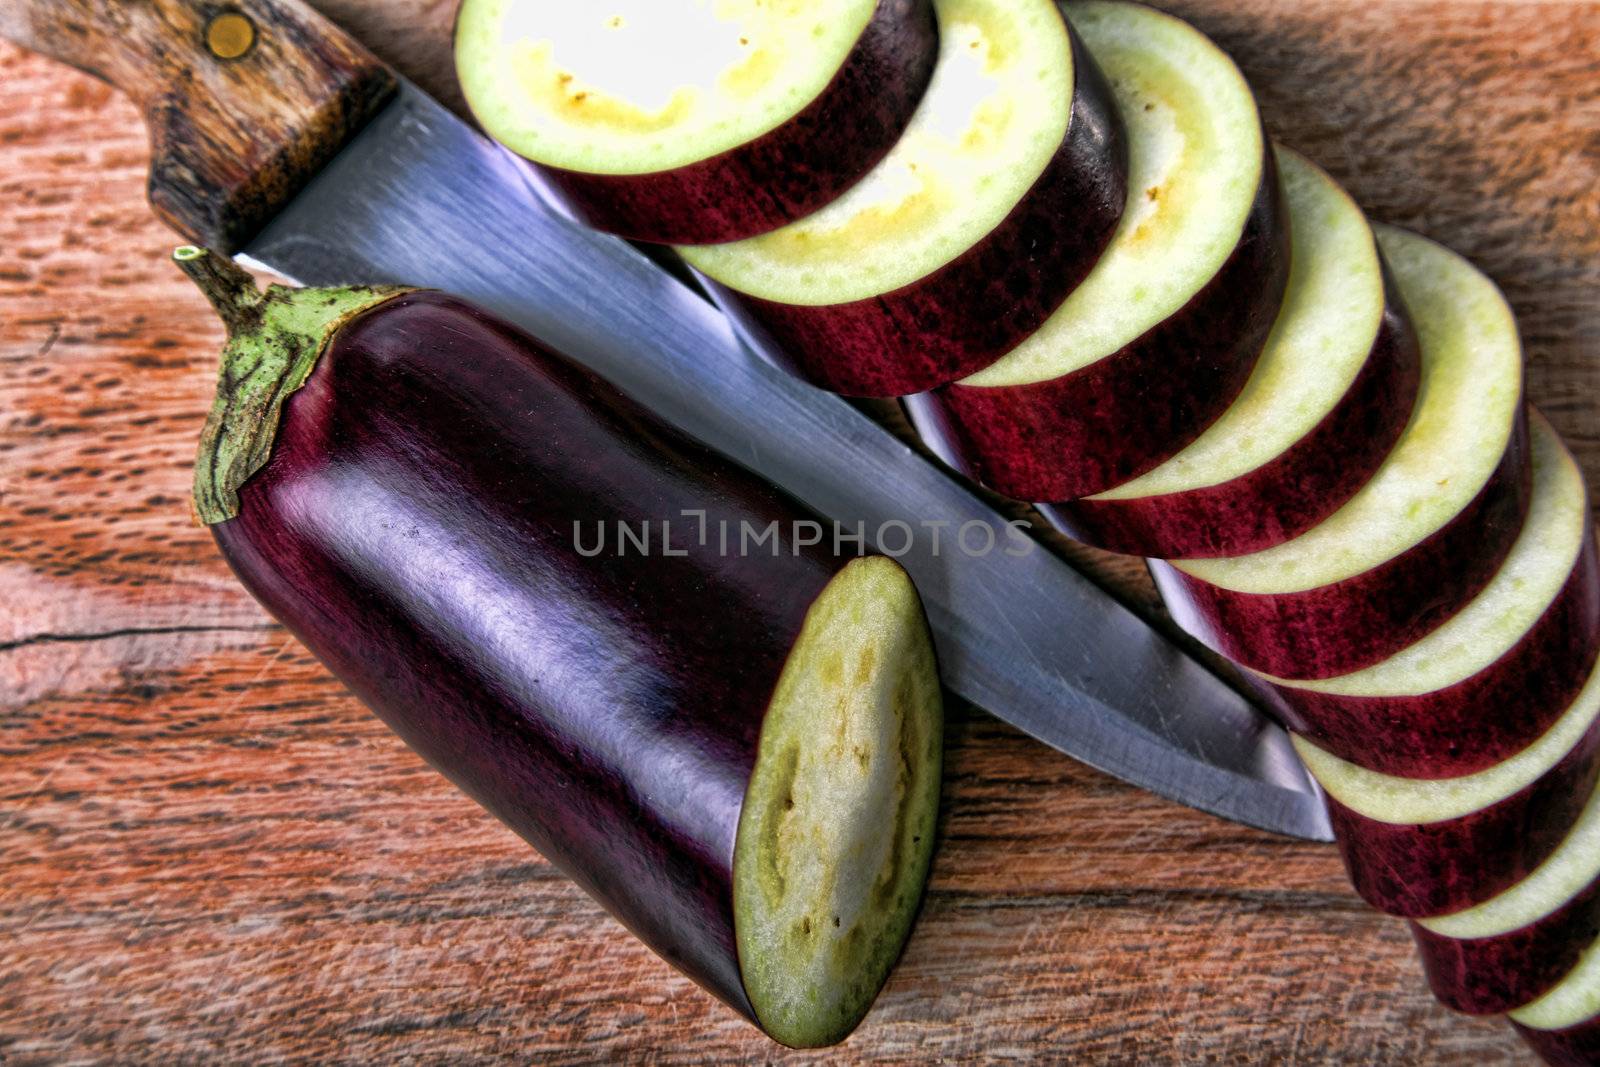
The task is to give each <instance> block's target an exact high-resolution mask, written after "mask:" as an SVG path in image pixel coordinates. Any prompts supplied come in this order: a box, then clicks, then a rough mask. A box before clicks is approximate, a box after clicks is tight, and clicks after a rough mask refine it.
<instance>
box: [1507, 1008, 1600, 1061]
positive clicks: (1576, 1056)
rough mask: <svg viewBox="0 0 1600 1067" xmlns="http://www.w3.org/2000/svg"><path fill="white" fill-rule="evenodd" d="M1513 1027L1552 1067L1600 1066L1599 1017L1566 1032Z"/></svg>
mask: <svg viewBox="0 0 1600 1067" xmlns="http://www.w3.org/2000/svg"><path fill="white" fill-rule="evenodd" d="M1511 1025H1512V1026H1513V1027H1515V1028H1516V1031H1517V1033H1518V1034H1520V1035H1522V1040H1524V1041H1526V1042H1527V1043H1528V1047H1529V1048H1531V1049H1533V1051H1534V1053H1535V1054H1536V1055H1537V1056H1538V1057H1539V1058H1540V1059H1541V1060H1543V1061H1544V1062H1545V1063H1547V1064H1549V1065H1550V1067H1594V1065H1595V1064H1597V1063H1600V1017H1597V1018H1594V1019H1590V1020H1588V1021H1587V1022H1582V1023H1579V1024H1578V1025H1577V1026H1569V1027H1567V1028H1566V1029H1565V1030H1535V1029H1534V1028H1533V1027H1531V1026H1523V1025H1522V1024H1521V1023H1517V1022H1513V1023H1512V1024H1511Z"/></svg>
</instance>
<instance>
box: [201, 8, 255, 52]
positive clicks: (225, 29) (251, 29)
mask: <svg viewBox="0 0 1600 1067" xmlns="http://www.w3.org/2000/svg"><path fill="white" fill-rule="evenodd" d="M255 43H256V28H255V25H254V24H253V23H252V22H251V21H250V20H249V19H247V18H245V17H244V16H243V15H241V14H239V13H238V12H236V11H227V12H224V13H222V14H220V15H217V16H216V17H214V18H213V19H212V20H211V21H210V22H208V23H206V47H207V48H209V49H211V54H212V55H214V56H216V57H217V58H218V59H238V58H239V57H240V56H242V55H244V54H245V53H246V52H248V51H250V46H251V45H253V44H255Z"/></svg>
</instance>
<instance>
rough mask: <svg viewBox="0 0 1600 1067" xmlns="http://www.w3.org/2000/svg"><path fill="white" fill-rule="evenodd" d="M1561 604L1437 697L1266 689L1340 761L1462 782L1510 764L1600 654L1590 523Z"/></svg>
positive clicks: (1277, 706) (1599, 597) (1295, 726)
mask: <svg viewBox="0 0 1600 1067" xmlns="http://www.w3.org/2000/svg"><path fill="white" fill-rule="evenodd" d="M1584 528H1585V531H1586V533H1585V535H1584V544H1583V547H1582V549H1581V550H1580V551H1579V554H1578V559H1577V561H1576V562H1575V563H1574V564H1573V567H1572V573H1571V574H1570V575H1568V577H1567V580H1566V583H1565V584H1564V585H1563V586H1562V587H1561V591H1560V592H1559V593H1558V594H1556V598H1555V600H1553V601H1552V602H1551V603H1550V606H1549V607H1548V608H1546V609H1545V612H1544V614H1543V615H1541V616H1540V617H1539V619H1538V621H1537V622H1535V623H1534V624H1533V626H1532V627H1531V628H1530V629H1529V630H1528V632H1527V633H1525V634H1523V635H1522V637H1521V638H1519V639H1518V641H1517V643H1516V644H1515V645H1514V646H1513V647H1512V648H1511V649H1509V650H1508V651H1507V652H1506V653H1505V654H1504V655H1502V656H1501V657H1500V658H1499V659H1497V660H1495V661H1494V662H1493V663H1491V664H1489V665H1488V666H1487V667H1485V668H1483V670H1481V671H1479V672H1478V673H1477V674H1474V675H1473V676H1472V677H1470V678H1466V679H1463V680H1462V681H1460V682H1457V683H1456V684H1455V685H1452V686H1449V687H1447V688H1444V689H1439V690H1435V691H1434V692H1431V693H1421V694H1415V695H1409V696H1371V697H1366V696H1344V695H1341V694H1338V693H1317V692H1312V691H1311V690H1307V689H1296V688H1294V687H1293V686H1287V685H1272V684H1270V683H1266V682H1261V683H1260V687H1261V688H1262V689H1265V690H1268V692H1267V693H1265V694H1264V696H1265V697H1266V699H1267V702H1268V703H1269V704H1270V706H1271V707H1272V710H1273V711H1274V712H1275V713H1276V714H1277V716H1278V718H1279V719H1281V720H1282V721H1283V723H1284V725H1286V726H1288V727H1289V728H1290V729H1292V730H1294V731H1295V732H1296V733H1299V734H1302V735H1304V736H1305V737H1308V738H1310V739H1311V740H1312V741H1315V742H1316V743H1317V744H1318V745H1319V746H1320V747H1322V748H1324V749H1327V750H1328V751H1329V752H1332V753H1333V754H1334V755H1336V756H1338V757H1340V758H1341V759H1345V760H1348V761H1349V762H1351V763H1354V764H1357V765H1358V766H1361V767H1366V768H1368V769H1369V770H1374V771H1379V772H1381V773H1383V774H1392V775H1397V776H1399V777H1402V778H1456V777H1460V776H1462V775H1467V774H1473V773H1475V772H1477V771H1481V770H1485V769H1487V768H1488V767H1490V766H1492V765H1494V764H1496V763H1499V762H1501V761H1502V760H1506V759H1510V758H1511V757H1512V756H1514V755H1516V754H1517V753H1518V752H1520V751H1522V750H1523V749H1524V748H1527V747H1528V746H1529V745H1531V744H1533V742H1535V741H1537V740H1538V739H1539V738H1540V737H1541V736H1542V735H1543V734H1544V732H1545V731H1546V730H1548V729H1549V728H1550V727H1551V726H1553V725H1554V724H1555V721H1556V720H1557V719H1558V718H1560V717H1561V713H1562V712H1563V711H1565V710H1566V708H1567V706H1568V705H1570V704H1571V703H1572V701H1573V700H1574V699H1576V698H1577V695H1578V692H1579V691H1580V690H1581V689H1582V688H1583V685H1584V682H1586V681H1587V680H1588V678H1589V675H1590V673H1591V672H1592V671H1593V669H1594V665H1595V660H1596V657H1597V656H1600V562H1597V560H1596V556H1595V542H1594V529H1593V523H1592V520H1591V519H1589V518H1585V520H1584Z"/></svg>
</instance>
